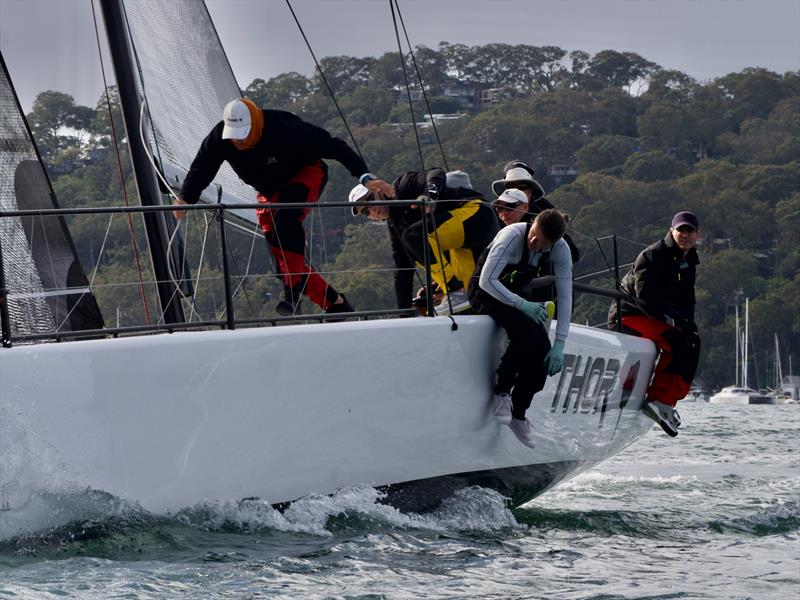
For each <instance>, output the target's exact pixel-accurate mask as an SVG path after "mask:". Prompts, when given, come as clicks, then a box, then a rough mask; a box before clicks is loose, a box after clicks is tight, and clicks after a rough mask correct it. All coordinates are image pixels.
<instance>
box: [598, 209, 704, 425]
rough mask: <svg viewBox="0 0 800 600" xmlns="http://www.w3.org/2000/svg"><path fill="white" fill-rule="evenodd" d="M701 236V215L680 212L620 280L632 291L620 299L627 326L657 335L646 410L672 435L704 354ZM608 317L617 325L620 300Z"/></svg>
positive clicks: (651, 336)
mask: <svg viewBox="0 0 800 600" xmlns="http://www.w3.org/2000/svg"><path fill="white" fill-rule="evenodd" d="M698 239H700V223H699V221H698V219H697V216H696V215H695V214H694V213H692V212H689V211H681V212H679V213H677V214H676V215H675V216H674V217H672V225H671V226H670V229H669V232H668V233H667V235H666V236H665V237H664V239H663V240H661V241H659V242H656V243H655V244H652V245H651V246H648V247H647V248H645V249H644V250H643V251H642V252H641V254H639V256H638V257H637V258H636V261H635V262H634V264H633V265H632V266H631V268H630V270H629V271H628V273H627V274H626V275H625V277H624V278H623V279H622V282H621V283H620V289H621V290H622V291H623V292H624V293H625V294H627V296H628V298H627V299H625V300H623V301H622V302H621V306H622V330H623V331H624V332H626V333H630V334H632V335H638V336H641V337H645V338H647V339H649V340H652V341H653V343H654V344H655V345H656V348H657V349H658V353H659V356H658V363H657V364H656V368H655V373H654V375H653V379H652V381H651V382H650V387H649V388H648V390H647V400H648V402H647V403H646V404H645V405H644V407H643V410H644V411H645V414H647V415H648V416H649V417H650V418H652V419H653V420H654V421H655V422H656V423H658V424H659V425H661V428H662V429H663V430H664V431H665V432H666V433H667V434H668V435H670V436H672V437H675V436H676V435H678V427H680V425H681V419H680V416H679V415H678V411H677V410H675V405H676V404H677V403H678V400H680V399H681V398H684V397H685V396H686V394H687V393H688V392H689V388H691V386H692V380H693V379H694V374H695V372H696V371H697V363H698V361H699V359H700V336H699V335H698V334H697V324H696V323H695V320H694V307H695V295H694V282H695V272H696V268H697V265H698V263H699V262H700V259H699V257H698V256H697V249H696V248H695V245H696V244H697V240H698ZM608 321H609V327H611V328H614V327H616V323H617V304H616V302H614V303H612V304H611V309H610V311H609V315H608Z"/></svg>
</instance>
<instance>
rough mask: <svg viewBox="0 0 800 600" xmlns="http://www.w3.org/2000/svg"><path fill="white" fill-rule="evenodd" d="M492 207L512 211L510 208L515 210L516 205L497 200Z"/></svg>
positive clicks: (499, 210)
mask: <svg viewBox="0 0 800 600" xmlns="http://www.w3.org/2000/svg"><path fill="white" fill-rule="evenodd" d="M494 209H495V210H496V211H497V212H501V211H504V210H507V211H512V210H517V205H516V204H503V203H502V202H498V203H497V204H495V205H494Z"/></svg>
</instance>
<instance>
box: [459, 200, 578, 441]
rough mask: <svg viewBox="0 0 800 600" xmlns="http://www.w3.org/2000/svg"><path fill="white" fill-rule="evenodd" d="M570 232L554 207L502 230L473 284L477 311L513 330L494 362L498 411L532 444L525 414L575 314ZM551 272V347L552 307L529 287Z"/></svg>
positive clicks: (557, 361)
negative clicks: (553, 294)
mask: <svg viewBox="0 0 800 600" xmlns="http://www.w3.org/2000/svg"><path fill="white" fill-rule="evenodd" d="M566 229H567V219H566V217H565V216H564V215H562V214H561V213H560V212H558V211H557V210H555V209H552V208H548V209H545V210H543V211H542V212H540V213H539V214H538V215H536V217H535V218H534V220H533V222H532V223H514V224H512V225H509V226H508V227H504V228H503V229H501V230H500V233H498V234H497V236H496V237H495V238H494V240H493V241H492V243H491V244H490V245H489V247H488V248H487V249H486V252H485V253H484V254H483V255H482V256H481V258H480V260H479V261H478V266H477V267H476V269H475V274H474V275H473V276H472V280H471V282H470V286H469V297H470V301H471V303H472V308H473V310H474V311H475V312H477V313H479V314H486V315H489V316H491V317H492V318H493V319H494V320H495V322H496V323H497V324H498V325H499V326H500V327H502V328H503V329H505V331H506V334H507V335H508V348H507V349H506V352H505V354H503V356H502V358H501V359H500V365H499V366H498V367H497V382H496V384H495V387H494V398H493V411H494V416H495V418H496V419H497V421H498V422H499V423H502V424H506V425H509V426H510V427H511V430H512V431H513V432H514V434H515V435H516V436H517V438H519V440H520V441H521V442H522V443H523V444H525V445H526V446H529V447H531V448H533V447H534V440H533V428H532V425H531V422H530V420H528V419H527V418H526V416H525V413H526V411H527V410H528V408H529V407H530V405H531V402H532V400H533V396H534V395H535V394H536V393H537V392H539V391H540V390H541V389H542V388H543V387H544V384H545V381H546V380H547V376H548V375H555V374H556V373H558V372H559V371H561V368H562V367H563V365H564V343H565V341H566V339H567V334H568V333H569V324H570V319H571V318H572V257H571V256H570V252H569V246H568V245H567V243H566V242H565V241H564V239H563V238H564V232H565V231H566ZM550 272H552V273H554V274H555V279H556V281H555V288H556V292H557V297H558V304H557V318H558V323H557V325H556V336H555V342H554V343H553V345H552V347H551V345H550V340H549V338H548V335H547V330H546V329H545V326H544V323H545V321H546V319H547V316H548V315H547V308H546V306H545V303H544V302H538V301H532V300H531V297H532V295H531V293H530V285H529V284H531V282H534V280H535V279H536V278H538V277H541V276H542V275H544V274H546V273H550ZM534 283H535V282H534Z"/></svg>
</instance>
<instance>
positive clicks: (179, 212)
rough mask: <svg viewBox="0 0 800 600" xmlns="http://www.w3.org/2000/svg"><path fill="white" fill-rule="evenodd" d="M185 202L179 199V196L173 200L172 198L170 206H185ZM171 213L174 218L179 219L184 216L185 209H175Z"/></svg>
mask: <svg viewBox="0 0 800 600" xmlns="http://www.w3.org/2000/svg"><path fill="white" fill-rule="evenodd" d="M187 204H189V203H188V202H186V201H185V200H181V199H180V198H175V200H173V202H172V206H186V205H187ZM172 214H174V215H175V218H176V219H178V220H179V221H180V220H181V219H182V218H183V217H185V216H186V211H185V210H176V211H174V212H173V213H172Z"/></svg>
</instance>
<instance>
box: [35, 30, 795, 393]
mask: <svg viewBox="0 0 800 600" xmlns="http://www.w3.org/2000/svg"><path fill="white" fill-rule="evenodd" d="M415 59H416V63H417V66H418V67H419V69H420V71H421V74H422V78H423V81H424V83H425V89H426V95H427V99H428V102H429V105H430V111H429V110H428V106H427V105H426V104H425V102H424V99H423V98H422V96H421V94H420V87H419V84H418V82H417V83H414V84H412V86H411V87H412V89H411V90H410V92H411V94H410V95H411V97H412V99H413V104H412V108H413V112H414V115H415V117H416V121H417V122H418V123H419V122H423V121H424V124H423V126H421V127H420V128H419V129H418V133H419V137H420V140H421V143H422V154H423V158H424V166H425V167H430V166H446V167H448V168H449V169H451V170H452V169H456V168H458V169H463V170H465V171H467V172H469V173H470V175H471V178H472V182H473V185H474V187H476V188H477V189H479V190H481V191H483V192H484V193H485V194H486V195H487V196H489V197H490V196H491V191H490V183H491V181H492V180H494V179H499V178H500V177H501V176H502V173H501V168H502V165H503V164H504V163H505V162H507V161H508V160H510V159H514V158H519V159H522V160H525V161H527V162H529V164H531V165H533V166H534V167H535V168H536V170H537V177H538V179H539V180H540V181H541V182H542V183H543V184H544V186H545V188H546V189H547V191H548V193H549V197H550V199H551V201H552V202H553V203H554V204H556V206H558V207H559V208H561V209H563V210H564V211H566V212H568V213H569V214H570V215H571V216H572V221H571V227H572V230H573V237H574V239H576V241H577V242H578V243H579V245H580V246H581V249H582V251H583V258H582V259H581V261H580V262H579V263H578V265H577V266H576V275H581V274H587V273H593V272H597V271H602V270H604V269H607V262H606V260H610V256H611V246H610V242H609V241H608V240H604V241H602V242H596V241H595V240H596V239H597V238H603V237H605V236H609V235H612V234H616V235H617V236H618V242H619V249H620V258H621V260H622V262H629V261H631V260H633V259H634V258H635V256H636V254H637V253H638V252H639V251H640V250H641V249H642V248H643V247H644V246H645V245H647V244H650V243H652V242H654V241H656V240H657V239H659V238H661V237H663V236H664V235H665V234H666V232H667V228H668V226H669V222H670V217H671V215H672V214H673V213H675V212H676V211H678V210H684V209H685V210H692V211H694V212H696V213H697V214H698V215H699V217H700V219H701V223H702V226H703V233H704V237H703V240H702V245H701V247H700V253H701V261H702V264H701V266H700V268H699V280H698V300H699V305H698V320H699V325H700V332H701V335H702V339H703V346H704V350H703V357H702V362H701V367H700V373H699V376H700V377H701V378H702V379H703V381H704V382H705V383H706V385H708V386H714V387H719V386H722V385H728V384H731V383H732V382H733V376H734V375H733V368H734V355H733V347H734V325H733V315H734V310H735V307H736V306H740V307H741V306H742V305H743V302H744V298H750V299H751V302H750V306H751V308H750V316H751V321H752V326H753V336H752V339H753V347H754V349H755V352H756V372H755V373H754V375H755V378H754V377H753V375H751V380H752V381H754V383H756V385H760V386H761V387H764V386H766V385H770V384H771V383H772V381H773V378H774V375H773V374H772V370H771V369H772V364H773V361H772V355H771V352H772V347H773V342H772V339H773V334H774V333H777V334H778V336H779V339H780V342H781V345H782V347H783V351H784V369H786V355H788V354H789V353H791V354H792V356H793V357H794V364H795V365H797V364H798V360H797V359H798V357H800V243H799V242H800V73H798V72H791V73H785V74H777V73H772V72H770V71H767V70H764V69H758V68H752V69H746V70H744V71H742V72H740V73H731V74H727V75H724V76H721V77H719V78H717V79H714V80H712V81H708V82H699V81H695V80H694V79H692V78H691V77H689V76H688V75H686V74H684V73H681V72H677V71H672V70H668V69H664V68H662V67H660V66H659V65H656V64H654V63H652V62H650V61H648V60H646V59H644V58H643V57H641V56H638V55H637V54H634V53H630V52H616V51H613V50H605V51H602V52H598V53H597V54H595V55H593V56H590V55H589V54H587V53H585V52H582V51H573V52H566V51H565V50H562V49H560V48H557V47H534V46H524V45H517V46H511V45H507V44H489V45H486V46H474V47H469V46H465V45H462V44H448V43H444V42H443V43H442V44H440V45H439V47H438V48H437V49H431V48H426V47H419V48H417V49H416V54H415ZM321 66H322V69H323V70H324V72H325V75H326V77H327V80H328V82H329V83H330V85H331V87H332V88H333V90H334V92H335V94H336V97H337V100H338V101H339V104H340V106H341V108H342V110H343V112H344V114H345V117H346V118H347V120H348V123H349V124H350V127H351V129H352V131H353V135H354V137H355V139H356V141H357V143H358V145H359V147H360V148H361V151H362V152H363V154H364V156H365V158H366V160H367V162H368V164H369V165H370V169H371V170H372V171H373V172H375V173H377V174H378V175H380V176H382V177H384V178H386V179H392V178H394V177H396V176H397V175H399V174H401V173H402V172H404V171H406V170H417V169H419V168H421V166H422V165H421V161H420V157H419V153H418V150H417V145H416V141H415V139H416V138H415V133H414V128H413V127H412V126H411V120H410V114H411V109H410V108H409V104H408V100H407V97H408V94H407V91H406V89H405V87H404V86H405V84H404V76H403V70H402V64H401V62H400V59H399V56H398V54H397V53H387V54H384V55H383V56H381V57H379V58H372V57H367V58H356V57H350V56H336V57H327V58H324V59H322V61H321ZM407 66H408V67H409V69H410V70H409V72H410V73H411V74H413V65H412V64H411V62H410V61H407ZM244 93H245V95H246V96H248V97H249V98H251V99H253V100H254V101H256V102H257V103H258V104H260V105H262V106H264V107H268V108H280V109H285V110H291V111H293V112H296V113H297V114H299V115H301V116H302V117H303V118H304V119H306V120H308V121H310V122H313V123H316V124H319V125H321V126H324V127H326V128H327V129H329V130H330V131H331V132H333V133H336V134H337V135H339V136H341V137H344V138H346V137H347V133H346V129H345V127H344V124H343V123H342V121H341V119H340V118H339V116H338V113H337V111H336V107H335V105H334V103H333V102H332V100H331V99H330V97H329V95H328V93H327V90H326V89H325V87H324V85H323V84H322V81H321V79H320V78H319V77H313V78H307V77H305V76H303V75H301V74H298V73H284V74H281V75H279V76H277V77H274V78H272V79H269V80H266V81H265V80H263V79H255V80H254V81H252V82H251V83H250V84H249V85H248V86H247V87H246V89H245V90H244ZM111 109H112V112H114V113H117V112H118V107H117V101H116V98H115V97H114V94H112V98H111ZM429 112H432V113H434V114H447V115H448V117H450V118H447V119H444V118H437V120H436V126H437V132H438V135H439V137H440V139H441V141H442V147H441V149H440V148H439V146H438V145H437V144H436V138H435V136H434V135H433V133H434V132H433V129H432V128H431V126H430V120H431V119H430V118H426V117H425V115H426V114H427V113H429ZM108 114H109V110H108V107H107V104H106V100H105V98H101V99H100V101H99V102H98V105H97V106H96V107H95V108H94V109H90V108H88V107H81V106H76V105H75V104H74V102H73V101H72V98H71V97H69V96H67V95H65V94H62V93H59V92H55V91H47V92H43V93H42V94H40V95H39V96H38V97H37V99H36V102H35V104H34V107H33V110H32V112H31V114H30V115H29V120H30V122H31V126H32V128H33V131H34V134H35V137H36V139H37V142H38V143H39V145H40V148H41V151H42V154H43V155H44V157H45V159H46V160H47V162H48V165H49V166H50V168H51V174H52V176H53V179H54V181H55V188H56V192H57V194H58V196H59V200H60V202H61V204H62V206H91V205H97V204H121V203H122V185H121V183H120V173H119V170H118V167H117V159H116V154H115V153H114V152H113V148H114V146H115V145H114V144H113V143H112V139H111V137H110V121H109V117H108ZM116 123H117V136H118V139H119V138H121V137H123V134H121V133H120V132H121V131H123V128H122V126H121V122H120V121H119V120H117V121H116ZM204 133H205V132H204ZM122 151H123V161H122V164H123V174H122V175H123V177H124V179H125V181H126V182H127V186H126V187H127V188H128V192H129V194H130V195H132V194H134V193H135V191H134V190H135V187H134V186H133V185H132V183H131V181H130V173H129V167H128V166H127V164H128V163H127V160H126V159H125V157H124V145H123V146H122ZM353 183H354V182H353V180H352V178H351V177H350V176H349V174H348V173H346V171H345V170H344V169H343V168H341V167H340V166H338V165H337V166H333V167H332V169H331V178H330V182H329V185H328V188H327V191H326V193H325V196H324V199H327V200H337V201H341V200H343V199H344V198H346V196H347V192H348V190H349V189H350V187H351V186H352V185H353ZM133 202H134V203H135V200H134V201H133ZM133 225H134V228H135V230H136V235H137V238H138V243H139V247H140V249H141V252H143V253H146V248H145V243H144V239H143V233H142V227H141V225H140V223H139V221H138V219H136V220H134V222H133ZM108 226H109V222H108V218H107V217H103V218H94V219H88V218H82V219H80V220H78V219H74V220H73V235H74V237H75V239H76V244H77V246H78V248H79V251H80V253H81V256H82V258H83V260H84V263H85V265H86V266H87V270H88V271H91V270H92V268H93V267H94V266H95V264H96V263H97V262H98V258H99V257H100V249H101V246H102V245H103V241H104V239H107V241H106V243H105V246H104V247H103V254H102V260H101V261H100V263H99V268H98V272H97V276H96V279H95V284H96V285H97V286H98V288H97V289H98V295H99V297H100V300H101V303H102V305H103V309H104V312H105V314H106V318H107V319H108V320H109V321H111V320H113V319H114V318H115V316H116V315H119V318H120V322H121V323H122V324H133V323H138V322H141V321H142V320H143V319H144V311H143V308H142V300H141V295H140V294H139V292H138V291H137V287H136V286H128V287H125V288H105V287H103V284H105V283H110V282H112V281H119V278H121V277H125V278H126V279H125V280H126V281H129V282H130V281H136V273H135V268H134V260H133V258H134V252H133V250H132V246H131V242H130V236H129V235H128V234H127V230H128V223H127V222H126V221H125V220H124V219H122V218H117V219H116V220H114V221H113V222H112V223H111V225H110V227H111V234H110V235H109V236H108V237H107V238H106V228H107V227H108ZM308 226H309V229H310V230H311V231H312V232H313V236H312V237H311V238H310V251H311V254H312V258H313V260H314V262H315V263H316V264H317V266H318V267H320V268H321V269H322V270H341V271H344V272H340V273H338V274H336V275H334V276H333V280H334V281H335V283H336V284H337V286H341V288H342V289H343V290H344V291H345V293H347V294H348V297H349V298H350V299H351V300H352V301H353V302H354V304H356V305H357V307H358V308H360V309H372V308H381V307H384V308H385V307H391V306H392V304H393V294H392V288H391V273H390V272H389V271H388V269H389V268H390V266H391V261H390V259H389V254H388V241H387V234H386V230H385V227H383V226H375V225H372V224H367V223H363V222H361V221H360V220H358V219H355V218H353V217H352V216H351V215H350V213H349V211H348V210H346V209H333V210H327V211H319V214H315V216H314V217H313V219H312V218H310V219H309V222H308ZM205 232H206V224H205V222H204V221H203V218H202V217H201V216H199V214H198V215H195V216H194V217H193V219H192V220H191V223H190V225H189V229H188V230H187V231H186V238H187V247H188V249H189V263H190V265H192V267H193V269H195V273H194V275H195V276H196V269H197V267H198V266H199V265H200V262H199V261H200V254H201V250H202V248H201V241H202V240H203V239H204V233H205ZM208 232H209V235H208V236H207V240H208V242H209V246H208V248H207V249H206V252H205V254H204V255H203V263H202V269H201V279H200V282H199V283H198V286H197V287H198V293H197V299H196V310H197V311H199V312H200V313H202V314H204V316H216V315H217V314H219V311H220V310H221V304H222V302H221V292H220V289H221V288H220V286H219V284H218V275H219V270H220V269H219V264H220V262H219V257H218V246H217V245H216V244H217V241H216V238H215V237H214V236H215V235H216V228H214V227H211V228H209V230H208ZM233 243H234V245H235V250H234V263H235V265H236V268H237V269H238V271H239V272H240V273H245V271H246V272H247V274H248V276H249V277H248V278H247V280H246V283H245V285H244V286H242V287H241V289H240V290H239V293H238V294H237V312H238V313H239V314H240V315H242V316H247V315H250V314H253V315H255V314H269V311H270V310H271V306H272V301H271V300H270V299H269V295H270V294H271V293H272V294H274V293H275V292H276V291H277V290H278V289H279V286H278V283H277V281H276V280H275V277H274V276H272V275H270V271H271V266H270V264H269V261H268V259H267V257H266V252H265V251H264V245H263V241H262V240H259V239H257V240H255V242H254V241H253V239H252V237H250V236H247V235H239V236H235V239H234V240H233ZM601 249H602V251H601ZM144 265H145V266H147V260H146V259H145V260H144ZM364 268H367V269H368V270H367V271H366V272H364ZM145 279H152V275H147V274H145ZM593 282H594V283H596V284H597V285H605V286H609V285H612V283H613V282H612V280H611V279H609V278H608V277H598V278H595V279H593ZM237 283H238V281H237ZM151 287H152V286H145V296H147V297H149V302H150V310H151V311H153V307H154V306H155V304H154V303H155V300H154V297H153V294H152V289H151ZM606 310H607V302H606V301H601V300H599V299H597V298H592V297H588V296H579V297H578V301H577V304H576V310H575V319H574V320H575V321H576V322H588V323H590V324H601V323H603V322H604V321H605V319H606ZM212 313H213V314H212Z"/></svg>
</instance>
